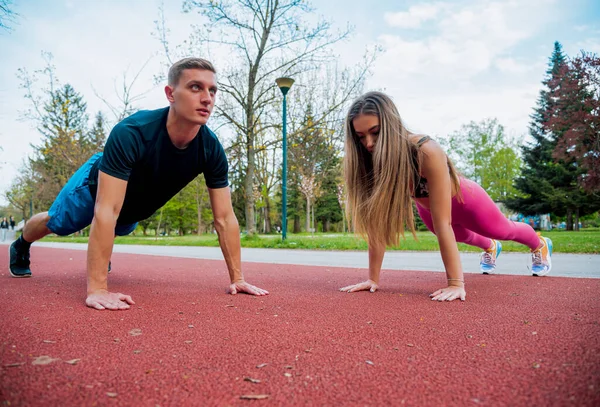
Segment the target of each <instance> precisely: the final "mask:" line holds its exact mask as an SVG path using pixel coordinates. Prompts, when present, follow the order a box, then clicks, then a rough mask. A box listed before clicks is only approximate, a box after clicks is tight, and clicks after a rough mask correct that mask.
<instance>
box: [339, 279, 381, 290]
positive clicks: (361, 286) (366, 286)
mask: <svg viewBox="0 0 600 407" xmlns="http://www.w3.org/2000/svg"><path fill="white" fill-rule="evenodd" d="M377 288H379V286H378V285H377V283H376V282H375V281H373V280H367V281H363V282H362V283H358V284H352V285H349V286H346V287H343V288H340V291H345V292H347V293H353V292H356V291H367V290H369V291H371V292H372V293H374V292H375V291H377Z"/></svg>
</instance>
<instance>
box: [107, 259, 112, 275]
mask: <svg viewBox="0 0 600 407" xmlns="http://www.w3.org/2000/svg"><path fill="white" fill-rule="evenodd" d="M111 269H112V267H111V264H110V260H109V261H108V272H109V273H110V270H111Z"/></svg>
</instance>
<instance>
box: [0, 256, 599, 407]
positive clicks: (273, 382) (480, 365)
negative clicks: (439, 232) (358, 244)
mask: <svg viewBox="0 0 600 407" xmlns="http://www.w3.org/2000/svg"><path fill="white" fill-rule="evenodd" d="M339 255H340V256H343V255H344V254H343V253H340V254H339ZM85 256H86V254H85V252H84V251H74V250H60V249H58V250H57V249H48V248H38V247H35V246H34V247H33V249H32V270H33V273H34V276H33V277H32V278H30V279H16V278H11V277H10V275H9V273H8V269H7V263H8V259H7V253H6V252H5V251H2V253H0V315H1V318H0V342H1V346H2V348H1V353H0V354H1V364H0V402H1V403H2V405H3V406H4V405H11V406H18V405H43V406H84V405H85V406H94V405H98V406H112V405H120V406H155V405H160V406H188V405H198V406H200V405H202V406H205V405H217V406H246V405H255V406H256V405H265V406H267V405H268V406H272V405H277V406H283V405H306V406H309V405H315V406H344V405H348V406H350V405H351V406H356V405H375V406H383V405H394V406H396V405H414V406H424V405H436V406H440V405H455V406H458V405H460V406H468V405H489V406H502V405H507V406H525V405H527V406H529V405H535V406H549V405H553V406H562V405H574V406H594V405H596V406H597V405H600V325H599V319H600V300H599V295H598V293H599V292H600V280H596V279H567V278H553V277H543V278H536V277H531V276H525V275H524V276H517V277H515V276H497V275H495V276H484V275H467V301H466V302H464V303H461V302H457V301H455V302H452V303H438V302H434V301H431V300H430V299H429V298H428V294H429V293H430V292H432V291H434V290H435V289H437V288H440V287H441V286H442V285H443V283H444V282H445V279H444V275H443V274H441V273H435V272H422V271H418V272H417V271H385V272H384V273H383V275H382V282H381V284H382V288H381V289H380V291H378V292H377V293H375V294H371V293H368V292H361V293H355V294H347V293H341V292H339V291H337V289H338V288H339V287H342V286H344V285H347V284H351V283H355V282H358V281H361V280H364V279H365V277H366V270H364V269H363V270H360V269H343V268H327V267H305V266H292V265H272V264H250V263H248V264H245V265H244V272H245V277H246V279H247V280H248V281H249V282H250V283H252V284H255V285H258V286H260V287H262V288H265V289H267V290H269V291H270V292H271V294H270V295H269V296H266V297H253V296H249V295H236V296H231V295H228V294H226V293H225V291H226V288H227V286H228V277H227V272H226V268H225V263H224V262H223V261H205V260H197V259H180V258H168V257H158V256H138V255H129V254H114V255H113V258H112V261H113V272H112V274H111V275H110V288H111V290H112V291H120V292H123V293H126V294H130V295H132V296H133V299H134V300H135V301H136V305H133V306H132V308H131V309H130V310H128V311H96V310H92V309H89V308H86V307H85V303H84V301H85V287H86V285H85V284H86V281H85V280H86V279H85ZM365 256H366V253H365ZM42 356H46V357H47V358H41V357H42ZM48 358H50V359H48ZM52 359H54V360H52ZM74 359H78V361H75V362H74V361H73V360H74ZM49 361H50V363H47V362H49ZM69 361H70V362H71V363H73V364H71V363H68V362H69ZM39 362H42V364H37V363H39ZM43 363H47V364H43ZM261 365H262V366H263V367H258V366H261ZM245 378H251V379H255V380H260V382H259V383H253V382H251V381H246V380H244V379H245ZM243 395H268V398H266V399H263V400H258V401H257V400H255V401H252V400H244V399H241V398H240V396H243Z"/></svg>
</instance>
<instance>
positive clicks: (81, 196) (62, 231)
mask: <svg viewBox="0 0 600 407" xmlns="http://www.w3.org/2000/svg"><path fill="white" fill-rule="evenodd" d="M100 157H102V153H97V154H94V155H93V156H92V158H90V159H89V160H88V161H87V162H86V163H85V164H83V165H82V166H81V167H80V168H79V169H78V170H77V171H76V172H75V174H73V175H72V176H71V178H70V179H69V181H68V182H67V184H66V185H65V186H64V187H63V189H62V190H61V191H60V193H59V194H58V196H57V197H56V199H55V200H54V203H53V204H52V206H51V207H50V209H49V210H48V215H49V216H50V220H49V221H48V224H47V225H46V226H48V229H50V230H51V231H52V232H54V233H56V234H57V235H59V236H67V235H70V234H71V233H75V232H78V231H80V230H82V229H84V228H85V227H86V226H89V225H90V224H91V223H92V219H93V218H94V204H95V202H94V199H93V198H92V193H91V192H90V188H89V181H88V178H89V175H90V170H91V169H92V166H93V165H94V163H95V162H96V161H97V160H99V159H100ZM136 226H137V222H136V223H133V224H130V225H119V224H117V226H116V227H115V234H116V235H117V236H125V235H128V234H130V233H131V232H133V231H134V230H135V228H136Z"/></svg>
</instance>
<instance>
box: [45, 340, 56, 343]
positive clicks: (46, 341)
mask: <svg viewBox="0 0 600 407" xmlns="http://www.w3.org/2000/svg"><path fill="white" fill-rule="evenodd" d="M43 342H44V343H56V341H49V340H47V339H46V340H44V341H43Z"/></svg>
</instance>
